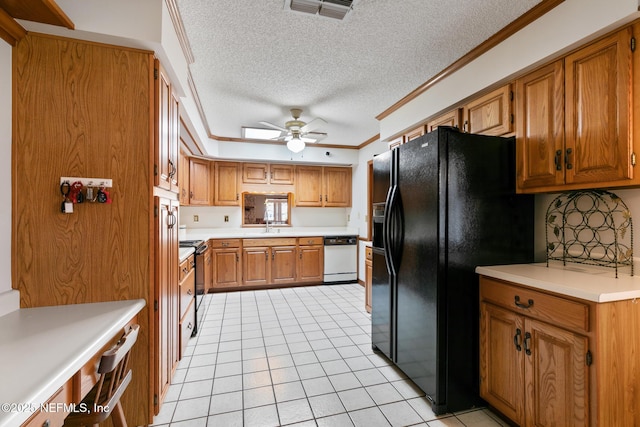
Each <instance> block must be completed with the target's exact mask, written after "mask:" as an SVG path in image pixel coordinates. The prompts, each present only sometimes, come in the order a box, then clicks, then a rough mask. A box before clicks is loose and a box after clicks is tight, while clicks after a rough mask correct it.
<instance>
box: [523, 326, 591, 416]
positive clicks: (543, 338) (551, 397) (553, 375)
mask: <svg viewBox="0 0 640 427" xmlns="http://www.w3.org/2000/svg"><path fill="white" fill-rule="evenodd" d="M525 329H526V332H525V344H526V345H525V350H526V349H529V350H530V353H531V354H528V355H527V354H525V360H526V362H525V382H526V384H527V388H526V396H525V402H526V420H527V423H526V425H527V426H540V427H542V426H568V427H569V426H574V427H575V426H588V425H589V405H588V399H589V393H588V369H587V366H586V363H585V356H586V353H587V348H588V342H587V338H586V337H584V336H581V335H577V334H574V333H572V332H569V331H566V330H564V329H560V328H557V327H555V326H552V325H550V324H548V323H544V322H540V321H537V320H530V319H526V321H525Z"/></svg>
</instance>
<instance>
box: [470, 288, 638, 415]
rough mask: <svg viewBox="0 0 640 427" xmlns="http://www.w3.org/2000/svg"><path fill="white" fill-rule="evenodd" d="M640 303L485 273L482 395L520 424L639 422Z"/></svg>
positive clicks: (481, 344) (482, 307) (481, 349)
mask: <svg viewBox="0 0 640 427" xmlns="http://www.w3.org/2000/svg"><path fill="white" fill-rule="evenodd" d="M639 338H640V308H639V307H638V304H636V303H635V302H634V301H633V300H625V301H615V302H607V303H595V302H591V301H585V300H580V299H576V298H572V297H565V296H562V295H557V294H551V293H547V292H542V291H538V290H535V289H532V288H529V287H526V286H521V285H518V284H516V283H511V282H505V281H501V280H497V279H492V278H488V277H484V276H481V278H480V395H481V396H482V398H483V399H485V400H486V401H487V402H488V403H489V405H491V406H492V407H493V408H495V409H496V410H497V411H499V412H501V413H502V414H503V415H505V416H506V417H508V418H510V419H511V420H512V421H514V422H515V423H517V424H518V425H520V426H547V425H556V426H614V425H615V426H623V425H624V426H631V425H640V395H639V394H638V393H637V381H638V379H637V372H638V370H639V369H640V360H639V358H638V357H636V356H637V355H638V354H640V339H639Z"/></svg>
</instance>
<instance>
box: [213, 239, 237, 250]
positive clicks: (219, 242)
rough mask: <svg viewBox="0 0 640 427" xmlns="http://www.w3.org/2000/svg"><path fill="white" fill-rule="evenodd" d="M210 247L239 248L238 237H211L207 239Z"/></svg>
mask: <svg viewBox="0 0 640 427" xmlns="http://www.w3.org/2000/svg"><path fill="white" fill-rule="evenodd" d="M209 247H210V248H239V247H240V239H211V240H209Z"/></svg>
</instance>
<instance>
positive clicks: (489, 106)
mask: <svg viewBox="0 0 640 427" xmlns="http://www.w3.org/2000/svg"><path fill="white" fill-rule="evenodd" d="M512 97H513V92H512V89H511V84H507V85H504V86H502V87H499V88H498V89H496V90H494V91H491V92H489V93H487V94H486V95H483V96H481V97H479V98H477V99H474V100H473V101H471V102H469V103H467V104H466V105H464V106H463V108H462V118H463V124H462V130H463V131H464V132H468V133H477V134H481V135H494V136H501V135H506V134H508V133H511V132H513V123H512V122H513V107H512V104H513V103H512V100H513V99H512Z"/></svg>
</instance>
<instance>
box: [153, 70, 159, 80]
mask: <svg viewBox="0 0 640 427" xmlns="http://www.w3.org/2000/svg"><path fill="white" fill-rule="evenodd" d="M153 78H154V79H155V80H158V69H157V68H154V69H153Z"/></svg>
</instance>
